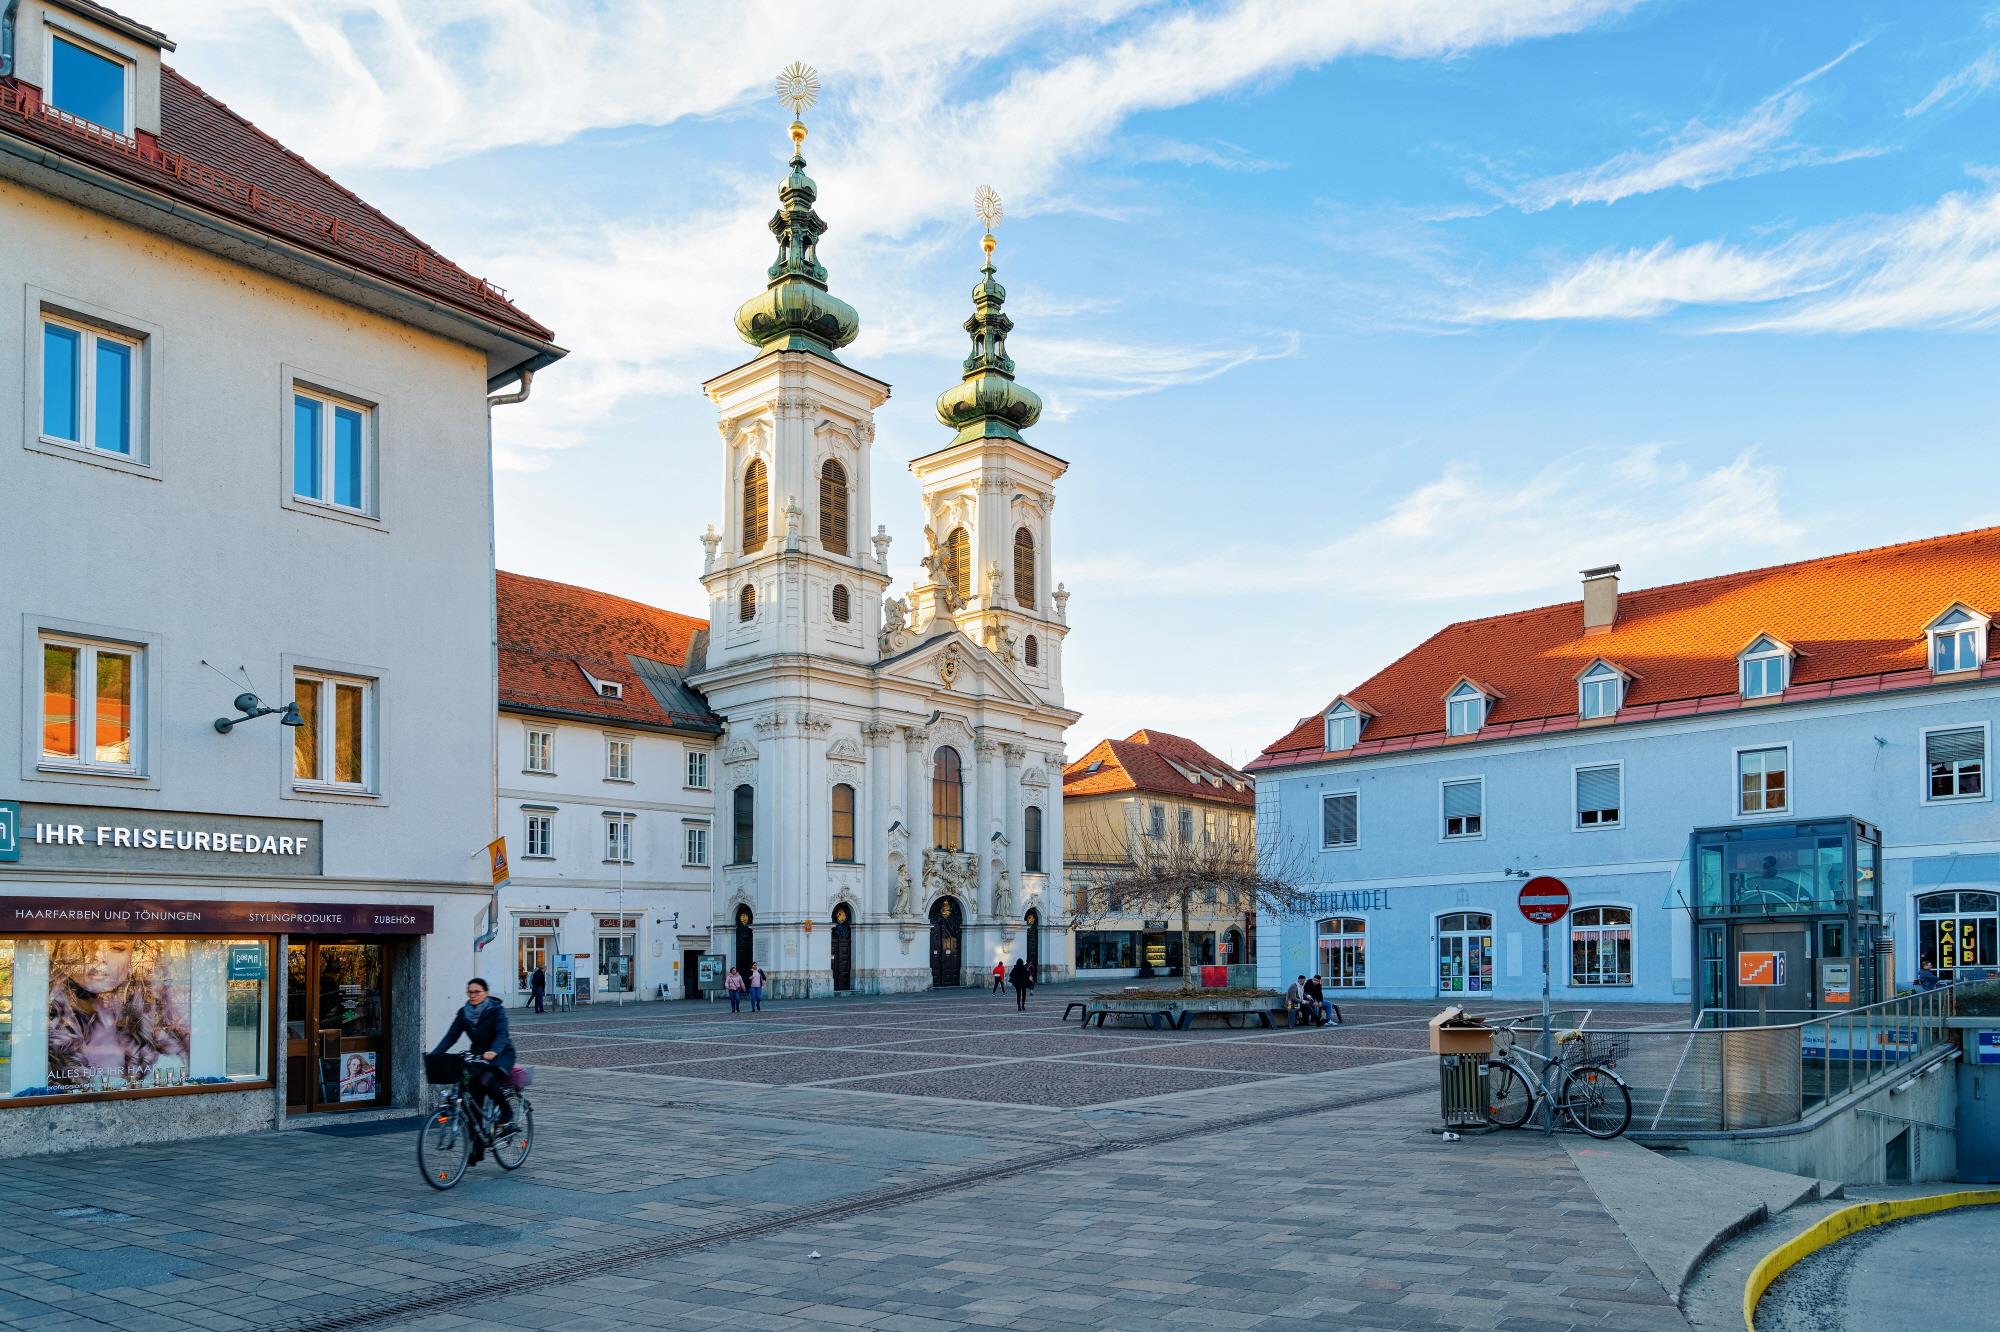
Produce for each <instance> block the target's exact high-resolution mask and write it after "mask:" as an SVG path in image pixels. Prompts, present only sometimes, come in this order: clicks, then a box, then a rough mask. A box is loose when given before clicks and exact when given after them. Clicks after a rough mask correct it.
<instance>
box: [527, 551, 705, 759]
mask: <svg viewBox="0 0 2000 1332" xmlns="http://www.w3.org/2000/svg"><path fill="white" fill-rule="evenodd" d="M495 600H496V605H497V609H498V611H499V619H500V706H501V707H502V708H503V709H505V708H508V707H510V706H511V707H514V708H522V709H528V710H531V711H539V712H560V713H568V714H574V715H578V716H585V717H594V718H598V719H601V720H604V721H611V722H619V723H622V724H625V725H630V726H682V727H686V726H692V727H697V728H701V729H718V730H719V729H720V727H721V721H720V719H718V718H717V717H715V716H714V715H713V714H712V713H709V712H708V711H706V710H705V709H704V710H702V711H700V712H696V711H693V710H692V709H691V708H669V707H667V706H663V705H662V704H661V702H660V700H659V699H658V698H656V697H654V694H653V691H652V690H651V689H649V688H648V687H647V682H646V681H645V680H644V679H642V678H640V674H639V671H638V670H637V668H635V667H634V666H633V664H632V660H631V659H632V658H633V657H638V658H641V659H643V660H645V661H651V662H660V663H662V664H663V665H666V666H670V667H674V668H675V675H676V677H677V676H678V672H679V670H680V669H682V668H685V667H686V665H687V660H688V649H689V647H690V645H691V644H692V643H693V641H694V638H695V635H696V634H698V633H702V632H704V631H706V630H707V628H708V621H706V620H699V619H696V618H695V617H694V616H692V615H682V614H679V613H678V612H675V611H670V610H661V609H659V608H658V607H657V606H648V605H646V604H645V603H644V602H639V601H628V600H627V599H625V598H624V597H614V596H612V595H611V594H610V593H608V592H593V591H592V590H590V589H589V588H586V587H572V586H570V585H569V584H568V583H555V582H550V581H549V580H548V579H546V578H530V577H528V576H527V575H526V574H517V573H507V572H506V571H504V570H502V571H501V572H500V573H498V574H496V575H495ZM585 671H589V672H590V674H591V675H594V676H596V677H597V678H598V679H600V680H605V681H609V682H610V683H613V684H617V685H621V686H623V694H624V697H622V698H605V697H603V696H602V695H601V694H599V693H597V692H596V691H595V690H594V689H593V688H592V687H591V684H590V681H589V680H588V679H586V678H585V677H584V672H585ZM682 692H684V693H685V692H687V691H682ZM687 701H688V702H690V703H692V702H695V701H698V700H697V699H696V698H695V696H694V695H692V694H691V693H688V697H687Z"/></svg>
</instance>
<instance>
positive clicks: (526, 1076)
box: [507, 1064, 535, 1091]
mask: <svg viewBox="0 0 2000 1332" xmlns="http://www.w3.org/2000/svg"><path fill="white" fill-rule="evenodd" d="M507 1080H508V1081H509V1082H511V1083H513V1084H514V1090H515V1091H526V1090H528V1088H530V1087H532V1086H534V1085H535V1070H534V1069H532V1068H529V1067H528V1066H527V1065H526V1064H516V1065H514V1067H512V1068H510V1069H508V1070H507Z"/></svg>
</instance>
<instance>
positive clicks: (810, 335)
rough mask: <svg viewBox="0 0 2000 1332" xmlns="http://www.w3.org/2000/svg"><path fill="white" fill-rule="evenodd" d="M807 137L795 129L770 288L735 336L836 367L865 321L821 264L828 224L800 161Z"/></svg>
mask: <svg viewBox="0 0 2000 1332" xmlns="http://www.w3.org/2000/svg"><path fill="white" fill-rule="evenodd" d="M805 132H806V127H805V126H804V125H801V124H797V123H796V122H795V123H794V124H793V125H792V171H791V174H790V175H789V176H787V177H785V183H784V184H783V185H782V186H780V187H779V188H778V211H777V212H776V213H774V214H772V216H771V234H772V235H773V236H775V237H777V240H778V259H777V262H776V263H774V264H772V265H771V267H770V268H769V269H768V270H766V272H767V275H768V276H769V278H770V283H769V284H768V285H767V286H766V287H765V288H764V290H763V291H761V292H759V293H758V294H757V295H755V296H752V297H751V298H750V299H749V300H747V301H745V302H743V304H742V305H740V306H738V307H737V309H736V331H737V332H738V333H740V334H742V335H743V340H744V341H745V342H747V343H749V344H751V345H752V346H754V347H756V348H758V349H759V350H760V351H809V352H815V353H817V354H819V355H821V356H824V357H826V358H827V359H828V360H835V361H837V360H839V359H840V358H839V357H837V356H835V355H834V354H833V353H834V351H835V350H836V349H837V348H840V347H845V346H846V345H847V344H848V343H850V342H852V341H854V337H855V335H856V334H857V333H859V332H860V331H861V316H860V315H858V314H856V313H855V312H854V307H853V306H851V305H849V304H848V303H847V302H846V301H843V300H841V299H840V298H839V297H838V296H835V295H833V294H831V293H830V292H828V291H827V289H826V268H825V267H824V266H823V265H822V264H821V263H820V261H819V238H820V237H821V236H823V235H825V234H826V222H825V221H824V220H823V219H822V218H821V217H820V215H819V214H818V213H816V212H814V211H813V201H814V200H815V199H816V198H817V197H818V194H819V187H818V186H816V185H814V184H813V181H812V177H811V176H808V175H807V174H806V159H805V158H804V156H802V155H801V151H800V150H801V148H802V147H803V144H804V140H805Z"/></svg>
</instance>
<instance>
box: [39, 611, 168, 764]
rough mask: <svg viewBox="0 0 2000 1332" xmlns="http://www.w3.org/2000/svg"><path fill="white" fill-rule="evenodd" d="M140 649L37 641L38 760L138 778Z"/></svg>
mask: <svg viewBox="0 0 2000 1332" xmlns="http://www.w3.org/2000/svg"><path fill="white" fill-rule="evenodd" d="M142 656H143V652H142V650H141V649H139V648H135V647H127V646H123V645H116V644H110V643H95V642H91V641H89V640H87V639H80V638H79V639H71V638H44V639H42V763H43V764H44V765H54V766H59V767H65V768H84V769H91V770H95V771H101V772H107V773H114V774H117V775H119V776H138V775H139V774H140V772H141V771H142V769H143V767H144V765H143V763H142V758H143V756H142V755H141V754H140V752H139V745H138V741H137V737H138V736H139V735H140V734H141V730H140V718H139V711H140V700H141V695H140V687H139V686H140V674H141V670H140V666H141V658H142Z"/></svg>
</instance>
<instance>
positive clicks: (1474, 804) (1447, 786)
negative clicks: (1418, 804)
mask: <svg viewBox="0 0 2000 1332" xmlns="http://www.w3.org/2000/svg"><path fill="white" fill-rule="evenodd" d="M1485 804H1486V779H1485V778H1483V777H1471V778H1467V779H1465V780H1463V781H1456V782H1446V783H1444V835H1445V836H1446V837H1477V836H1479V835H1480V834H1481V833H1482V832H1483V831H1484V830H1485V823H1486V818H1485Z"/></svg>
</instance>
